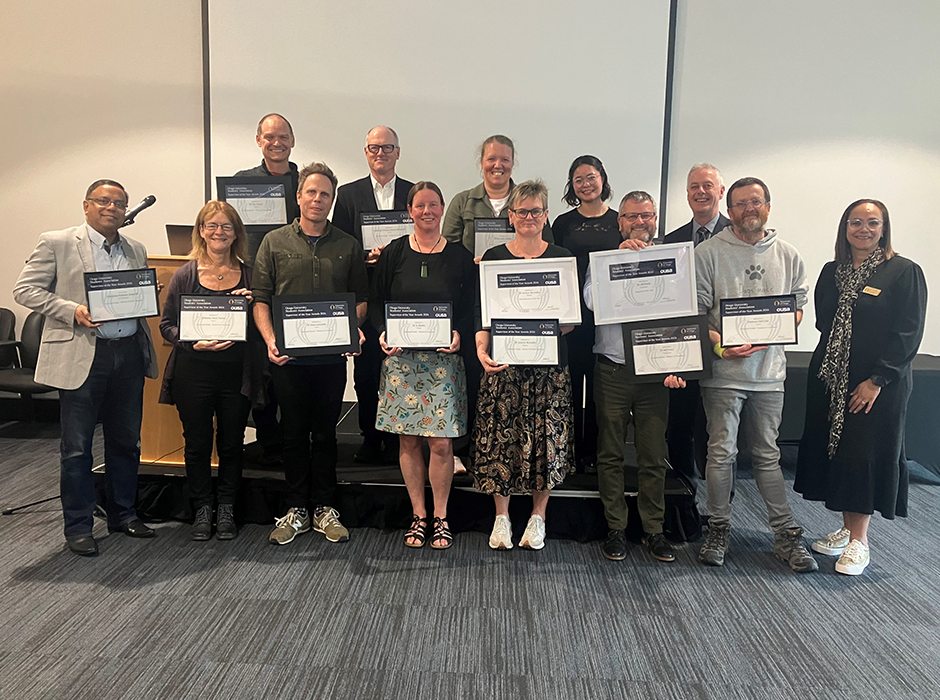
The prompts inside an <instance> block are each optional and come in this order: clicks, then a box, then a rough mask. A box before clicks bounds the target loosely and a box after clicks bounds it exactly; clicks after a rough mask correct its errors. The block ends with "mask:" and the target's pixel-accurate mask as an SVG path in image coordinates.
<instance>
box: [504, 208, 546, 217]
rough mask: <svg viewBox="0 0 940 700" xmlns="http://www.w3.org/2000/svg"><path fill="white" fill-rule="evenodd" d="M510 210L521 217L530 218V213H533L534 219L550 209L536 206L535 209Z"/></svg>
mask: <svg viewBox="0 0 940 700" xmlns="http://www.w3.org/2000/svg"><path fill="white" fill-rule="evenodd" d="M509 211H511V212H512V213H513V214H515V215H516V216H518V217H519V218H520V219H528V218H529V215H531V216H532V218H533V219H537V218H539V217H540V216H541V215H542V214H544V213H545V212H546V211H548V209H542V208H540V207H536V208H535V209H510V210H509Z"/></svg>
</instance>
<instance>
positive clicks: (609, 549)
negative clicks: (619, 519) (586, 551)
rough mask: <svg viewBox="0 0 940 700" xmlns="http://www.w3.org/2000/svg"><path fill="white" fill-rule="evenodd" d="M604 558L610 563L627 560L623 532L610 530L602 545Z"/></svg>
mask: <svg viewBox="0 0 940 700" xmlns="http://www.w3.org/2000/svg"><path fill="white" fill-rule="evenodd" d="M604 556H605V557H607V558H608V559H610V560H611V561H621V560H623V559H626V558H627V535H626V533H625V532H624V531H623V530H611V531H610V532H608V533H607V541H606V542H605V543H604Z"/></svg>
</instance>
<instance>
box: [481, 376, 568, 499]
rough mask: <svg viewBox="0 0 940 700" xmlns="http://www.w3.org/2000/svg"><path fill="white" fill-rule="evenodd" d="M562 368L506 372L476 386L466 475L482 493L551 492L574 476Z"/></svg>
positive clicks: (566, 392)
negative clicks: (469, 460)
mask: <svg viewBox="0 0 940 700" xmlns="http://www.w3.org/2000/svg"><path fill="white" fill-rule="evenodd" d="M573 425H574V412H573V410H572V405H571V375H570V374H569V372H568V368H567V367H564V368H559V367H507V368H506V369H504V370H502V371H501V372H497V373H495V374H489V375H486V376H484V377H483V381H482V382H480V395H479V398H478V399H477V418H476V422H475V425H474V427H473V455H472V460H471V466H470V471H471V473H472V474H473V481H474V484H475V485H476V487H477V488H478V489H479V490H480V491H482V492H483V493H491V494H499V495H501V496H509V495H511V494H520V493H531V492H532V491H545V490H547V489H551V488H554V487H555V486H557V485H558V484H560V483H561V482H562V481H564V478H565V476H567V475H568V473H570V472H574V443H573V433H572V430H571V428H572V426H573Z"/></svg>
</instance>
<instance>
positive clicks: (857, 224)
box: [845, 219, 882, 231]
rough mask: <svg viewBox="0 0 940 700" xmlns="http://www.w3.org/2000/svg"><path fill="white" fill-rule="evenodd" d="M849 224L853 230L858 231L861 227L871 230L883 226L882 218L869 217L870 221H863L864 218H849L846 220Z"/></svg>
mask: <svg viewBox="0 0 940 700" xmlns="http://www.w3.org/2000/svg"><path fill="white" fill-rule="evenodd" d="M845 223H846V224H848V226H849V228H850V229H851V230H853V231H858V230H859V229H860V228H862V227H865V228H867V229H868V230H869V231H874V230H876V229H877V228H878V227H879V226H881V223H882V222H881V219H868V221H863V220H862V219H849V220H848V221H846V222H845Z"/></svg>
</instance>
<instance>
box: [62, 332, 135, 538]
mask: <svg viewBox="0 0 940 700" xmlns="http://www.w3.org/2000/svg"><path fill="white" fill-rule="evenodd" d="M144 372H145V367H144V356H143V352H142V350H141V347H140V343H139V342H138V340H137V338H136V337H130V338H124V339H121V340H117V341H113V340H112V341H110V342H109V341H107V340H104V339H98V341H97V345H96V346H95V359H94V360H93V361H92V364H91V369H90V370H89V372H88V377H86V378H85V382H84V383H83V384H82V385H81V386H80V387H79V388H78V389H71V390H65V389H62V390H60V391H59V404H60V421H61V423H62V441H61V444H60V451H61V455H62V466H61V473H60V480H61V481H60V490H61V494H62V515H63V516H64V518H65V536H66V537H72V536H79V535H90V534H91V530H92V526H93V525H94V511H95V478H94V474H92V472H91V469H92V466H93V465H92V454H91V444H92V439H93V438H94V434H95V425H96V424H97V422H98V421H99V419H100V421H101V424H102V427H103V428H104V462H105V479H104V486H105V493H106V496H107V506H106V509H107V513H108V527H110V528H112V529H115V528H117V527H119V526H120V525H121V524H123V523H126V522H128V521H130V520H133V519H134V518H136V517H137V514H136V512H135V511H134V502H135V501H136V499H137V468H138V467H139V466H140V420H141V415H142V413H143V396H144Z"/></svg>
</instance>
